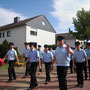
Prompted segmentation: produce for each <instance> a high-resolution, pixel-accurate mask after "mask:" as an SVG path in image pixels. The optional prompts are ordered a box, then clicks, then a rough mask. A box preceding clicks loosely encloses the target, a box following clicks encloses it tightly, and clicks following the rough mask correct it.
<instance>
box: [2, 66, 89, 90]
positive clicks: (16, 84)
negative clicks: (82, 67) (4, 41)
mask: <svg viewBox="0 0 90 90" xmlns="http://www.w3.org/2000/svg"><path fill="white" fill-rule="evenodd" d="M24 72H25V68H24V67H18V68H16V75H17V80H14V81H12V82H11V83H7V80H8V71H7V70H0V90H26V89H27V88H28V87H29V82H30V77H28V78H22V77H23V75H24ZM37 80H38V85H39V86H38V87H37V88H35V89H34V90H59V87H58V80H57V74H56V68H54V70H53V71H52V72H51V82H50V83H49V84H48V85H45V84H44V83H45V71H44V72H43V74H41V75H38V73H37ZM67 81H68V82H67V84H68V90H90V81H89V80H86V81H85V82H84V88H79V87H76V86H75V85H76V84H77V81H76V74H70V73H69V71H68V76H67Z"/></svg>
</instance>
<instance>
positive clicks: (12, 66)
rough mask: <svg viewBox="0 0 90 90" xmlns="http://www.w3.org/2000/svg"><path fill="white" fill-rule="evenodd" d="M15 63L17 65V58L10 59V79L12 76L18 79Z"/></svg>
mask: <svg viewBox="0 0 90 90" xmlns="http://www.w3.org/2000/svg"><path fill="white" fill-rule="evenodd" d="M14 65H15V60H14V61H12V60H9V68H8V75H9V80H12V76H13V79H16V74H15V69H14Z"/></svg>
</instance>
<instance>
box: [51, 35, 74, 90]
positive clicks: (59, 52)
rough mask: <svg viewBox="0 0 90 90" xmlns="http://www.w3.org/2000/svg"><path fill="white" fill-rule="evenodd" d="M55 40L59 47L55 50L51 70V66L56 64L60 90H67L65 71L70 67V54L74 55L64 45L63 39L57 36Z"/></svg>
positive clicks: (67, 46)
mask: <svg viewBox="0 0 90 90" xmlns="http://www.w3.org/2000/svg"><path fill="white" fill-rule="evenodd" d="M57 40H58V42H59V46H58V47H57V48H56V50H55V57H54V60H53V61H52V65H51V70H53V64H54V63H55V61H56V62H57V76H58V81H59V88H60V90H67V80H66V77H67V71H68V67H69V66H70V65H69V64H70V56H69V55H70V54H71V55H74V52H73V51H72V50H71V48H70V46H69V44H67V45H65V43H64V42H65V38H64V37H62V36H58V37H57Z"/></svg>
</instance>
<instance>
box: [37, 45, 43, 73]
mask: <svg viewBox="0 0 90 90" xmlns="http://www.w3.org/2000/svg"><path fill="white" fill-rule="evenodd" d="M37 50H38V52H39V55H40V62H41V69H40V70H39V72H41V73H42V64H43V63H42V58H43V52H42V51H41V45H38V49H37Z"/></svg>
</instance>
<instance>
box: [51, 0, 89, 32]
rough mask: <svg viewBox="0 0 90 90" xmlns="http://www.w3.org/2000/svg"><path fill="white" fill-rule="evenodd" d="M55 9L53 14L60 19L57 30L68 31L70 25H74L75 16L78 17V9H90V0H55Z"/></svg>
mask: <svg viewBox="0 0 90 90" xmlns="http://www.w3.org/2000/svg"><path fill="white" fill-rule="evenodd" d="M52 6H53V8H54V11H52V12H51V14H52V15H53V16H54V17H55V18H56V19H57V20H58V21H59V23H58V24H57V26H56V30H57V31H59V32H60V31H61V32H67V31H68V28H69V27H73V24H72V22H73V20H72V18H73V17H76V13H77V11H78V10H81V9H82V8H84V9H85V10H89V9H90V1H89V0H53V5H52Z"/></svg>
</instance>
